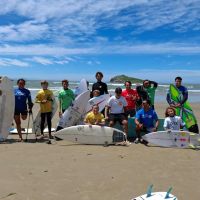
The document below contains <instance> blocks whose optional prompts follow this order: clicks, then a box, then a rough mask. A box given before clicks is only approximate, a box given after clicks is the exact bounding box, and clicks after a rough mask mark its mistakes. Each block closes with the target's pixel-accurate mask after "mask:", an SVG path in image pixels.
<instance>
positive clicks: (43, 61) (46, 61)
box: [31, 57, 53, 65]
mask: <svg viewBox="0 0 200 200" xmlns="http://www.w3.org/2000/svg"><path fill="white" fill-rule="evenodd" d="M31 60H32V61H34V62H37V63H40V64H42V65H52V64H53V61H51V60H50V59H47V58H43V57H33V58H32V59H31Z"/></svg>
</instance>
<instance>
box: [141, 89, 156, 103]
mask: <svg viewBox="0 0 200 200" xmlns="http://www.w3.org/2000/svg"><path fill="white" fill-rule="evenodd" d="M144 89H145V90H146V91H147V93H148V95H149V98H150V101H151V105H154V97H155V91H156V87H151V86H150V87H148V88H144Z"/></svg>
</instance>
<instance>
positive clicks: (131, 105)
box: [122, 89, 139, 110]
mask: <svg viewBox="0 0 200 200" xmlns="http://www.w3.org/2000/svg"><path fill="white" fill-rule="evenodd" d="M122 96H123V97H124V98H125V99H126V101H127V103H128V105H127V106H126V108H127V110H131V109H135V104H136V100H138V99H139V95H138V93H137V91H136V90H135V89H130V90H126V89H125V90H123V91H122Z"/></svg>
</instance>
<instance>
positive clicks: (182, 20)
mask: <svg viewBox="0 0 200 200" xmlns="http://www.w3.org/2000/svg"><path fill="white" fill-rule="evenodd" d="M199 11H200V2H199V1H197V0H196V1H195V0H181V1H180V0H175V1H168V2H167V3H166V1H164V0H161V1H157V0H152V1H148V0H136V1H133V0H123V1H119V0H101V1H92V0H77V1H73V0H57V1H55V0H49V1H44V0H37V1H35V0H27V1H24V0H15V1H13V0H1V1H0V14H2V15H5V14H10V13H15V14H16V15H18V16H21V17H25V19H24V20H26V21H22V22H21V24H14V22H13V23H12V20H11V21H9V22H8V25H4V26H1V27H0V39H1V40H6V41H32V40H38V39H42V38H46V37H48V38H49V39H50V40H53V41H56V42H59V43H62V41H63V42H64V41H65V40H66V42H67V43H69V44H72V45H73V42H72V41H74V42H75V43H76V42H78V41H81V42H84V41H86V42H87V41H91V40H92V38H91V37H90V36H91V35H93V36H97V38H98V37H99V38H103V36H101V35H99V33H98V30H99V29H123V28H124V27H132V32H134V33H141V32H144V31H148V30H154V29H156V28H159V27H163V26H166V27H171V28H172V29H174V30H175V31H179V32H180V31H181V32H183V31H187V30H199V29H200V23H199V19H200V17H199ZM130 30H131V29H130ZM59 38H61V39H62V40H61V39H60V41H59ZM100 40H101V39H100ZM104 40H107V38H106V37H104Z"/></svg>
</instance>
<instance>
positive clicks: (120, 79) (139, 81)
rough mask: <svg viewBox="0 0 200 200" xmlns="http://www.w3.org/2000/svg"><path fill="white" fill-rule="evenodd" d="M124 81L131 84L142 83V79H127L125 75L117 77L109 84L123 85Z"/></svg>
mask: <svg viewBox="0 0 200 200" xmlns="http://www.w3.org/2000/svg"><path fill="white" fill-rule="evenodd" d="M125 81H131V82H132V83H142V81H143V80H142V79H138V78H133V77H129V76H126V75H117V76H114V77H112V78H111V79H110V82H111V83H124V82H125Z"/></svg>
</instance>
